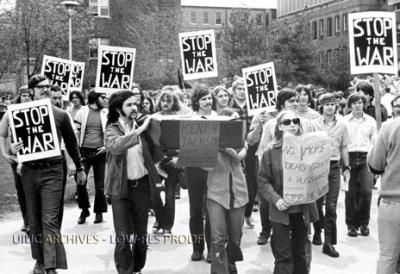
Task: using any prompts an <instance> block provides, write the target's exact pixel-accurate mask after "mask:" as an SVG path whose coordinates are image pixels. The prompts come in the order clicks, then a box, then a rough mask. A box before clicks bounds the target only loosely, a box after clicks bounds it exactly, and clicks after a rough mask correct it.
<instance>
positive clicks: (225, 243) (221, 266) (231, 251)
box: [207, 199, 245, 274]
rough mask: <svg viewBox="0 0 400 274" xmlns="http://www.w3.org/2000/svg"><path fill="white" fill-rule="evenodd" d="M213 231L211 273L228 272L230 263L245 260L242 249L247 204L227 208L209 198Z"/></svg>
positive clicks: (209, 211)
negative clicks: (241, 242)
mask: <svg viewBox="0 0 400 274" xmlns="http://www.w3.org/2000/svg"><path fill="white" fill-rule="evenodd" d="M207 210H208V216H209V220H210V232H211V273H212V274H228V273H229V271H228V263H230V264H234V263H235V262H236V261H242V260H243V254H242V251H241V249H240V240H241V238H242V227H243V221H244V211H245V206H243V207H239V208H231V209H226V208H224V207H223V206H222V205H221V204H219V203H217V202H215V201H213V200H210V199H207Z"/></svg>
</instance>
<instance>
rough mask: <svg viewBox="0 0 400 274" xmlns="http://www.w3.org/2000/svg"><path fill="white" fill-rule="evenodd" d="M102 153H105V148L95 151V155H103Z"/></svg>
mask: <svg viewBox="0 0 400 274" xmlns="http://www.w3.org/2000/svg"><path fill="white" fill-rule="evenodd" d="M103 153H106V147H105V146H102V147H99V148H98V149H97V153H96V155H99V154H103Z"/></svg>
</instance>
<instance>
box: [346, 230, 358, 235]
mask: <svg viewBox="0 0 400 274" xmlns="http://www.w3.org/2000/svg"><path fill="white" fill-rule="evenodd" d="M347 235H349V236H350V237H357V235H358V233H357V230H356V229H355V228H349V230H348V231H347Z"/></svg>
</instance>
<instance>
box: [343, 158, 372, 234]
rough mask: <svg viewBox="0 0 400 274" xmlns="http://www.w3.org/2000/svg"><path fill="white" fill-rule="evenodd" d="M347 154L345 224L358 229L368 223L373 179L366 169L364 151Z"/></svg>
mask: <svg viewBox="0 0 400 274" xmlns="http://www.w3.org/2000/svg"><path fill="white" fill-rule="evenodd" d="M349 156H350V167H351V171H350V180H349V190H348V191H347V192H346V197H345V205H346V224H347V227H348V228H349V229H350V228H354V229H358V227H360V226H361V225H365V226H368V224H369V218H370V211H371V198H372V186H373V182H374V179H373V176H372V174H371V173H370V172H369V170H368V166H367V162H366V161H367V153H366V152H365V153H364V152H350V153H349Z"/></svg>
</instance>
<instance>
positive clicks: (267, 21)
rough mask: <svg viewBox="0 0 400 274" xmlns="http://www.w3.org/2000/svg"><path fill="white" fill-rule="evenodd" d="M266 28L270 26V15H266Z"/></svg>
mask: <svg viewBox="0 0 400 274" xmlns="http://www.w3.org/2000/svg"><path fill="white" fill-rule="evenodd" d="M265 26H266V27H268V26H269V13H266V14H265Z"/></svg>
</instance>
